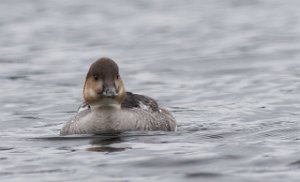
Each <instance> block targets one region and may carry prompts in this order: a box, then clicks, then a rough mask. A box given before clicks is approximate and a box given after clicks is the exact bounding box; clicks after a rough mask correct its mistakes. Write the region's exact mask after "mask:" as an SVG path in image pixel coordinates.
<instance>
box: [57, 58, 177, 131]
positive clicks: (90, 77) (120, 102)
mask: <svg viewBox="0 0 300 182" xmlns="http://www.w3.org/2000/svg"><path fill="white" fill-rule="evenodd" d="M83 97H84V103H83V104H82V105H81V106H80V107H79V109H78V112H77V114H76V115H75V116H74V117H73V118H72V119H71V120H70V121H68V122H67V123H66V124H65V125H64V126H63V128H62V129H61V131H60V134H61V135H73V134H101V133H119V132H124V131H158V130H160V131H175V130H176V120H175V118H174V117H173V116H172V114H171V113H170V112H169V111H168V110H166V109H164V108H161V107H160V106H159V105H158V104H157V102H156V101H155V100H154V99H152V98H150V97H148V96H144V95H139V94H134V93H131V92H126V90H125V87H124V83H123V81H122V79H121V76H120V74H119V68H118V65H117V64H116V63H115V62H114V61H113V60H112V59H110V58H101V59H99V60H97V61H96V62H94V63H93V64H92V65H91V66H90V69H89V71H88V73H87V75H86V80H85V84H84V87H83Z"/></svg>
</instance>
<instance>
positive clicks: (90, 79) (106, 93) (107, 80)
mask: <svg viewBox="0 0 300 182" xmlns="http://www.w3.org/2000/svg"><path fill="white" fill-rule="evenodd" d="M83 96H84V100H85V101H86V102H87V103H88V104H90V105H91V106H94V105H96V106H97V105H100V106H110V105H116V104H117V105H121V103H122V102H123V101H124V99H125V97H126V92H125V88H124V84H123V81H122V79H121V77H120V74H119V68H118V65H117V64H116V63H115V62H114V61H113V60H112V59H109V58H101V59H99V60H97V61H96V62H94V63H93V64H92V65H91V66H90V69H89V71H88V73H87V75H86V80H85V84H84V88H83Z"/></svg>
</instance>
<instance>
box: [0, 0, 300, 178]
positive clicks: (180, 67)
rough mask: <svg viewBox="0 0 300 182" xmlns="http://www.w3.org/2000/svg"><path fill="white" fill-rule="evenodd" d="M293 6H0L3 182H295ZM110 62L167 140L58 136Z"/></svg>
mask: <svg viewBox="0 0 300 182" xmlns="http://www.w3.org/2000/svg"><path fill="white" fill-rule="evenodd" d="M299 9H300V1H297V0H288V1H281V0H253V1H246V0H226V1H223V0H201V1H198V0H186V1H171V0H153V1H144V0H135V1H121V0H120V1H116V0H112V1H97V0H85V1H73V0H64V1H60V0H52V1H41V0H33V1H22V0H3V1H1V5H0V28H1V31H0V40H1V41H0V83H1V86H0V88H1V89H0V102H1V106H0V116H1V119H0V139H1V143H0V181H9V182H10V181H11V182H15V181H28V180H30V181H32V182H39V181H158V180H161V181H172V182H173V181H230V182H232V181H299V179H300V135H299V134H300V124H299V122H300V117H299V114H300V97H299V93H300V59H299V58H300V11H299ZM102 56H106V57H111V58H113V59H114V60H116V61H117V62H118V64H119V66H120V69H121V74H122V77H123V79H124V82H125V84H126V88H127V90H128V91H133V92H136V93H140V94H146V95H149V96H151V97H153V98H156V99H157V100H158V101H159V102H160V103H161V104H162V105H164V106H166V107H167V108H169V109H170V110H171V111H172V113H173V114H174V116H175V117H176V119H177V120H178V125H179V126H178V132H176V133H163V132H131V133H123V134H121V135H120V136H76V137H75V136H72V137H59V136H58V133H59V129H60V128H61V127H62V125H63V123H65V121H66V120H68V119H69V118H70V117H71V116H72V115H73V114H74V113H75V111H76V110H77V107H78V106H79V104H80V103H81V101H82V86H83V82H84V76H85V74H86V72H87V69H88V67H89V65H90V64H91V63H92V62H93V61H94V60H96V59H97V58H99V57H102Z"/></svg>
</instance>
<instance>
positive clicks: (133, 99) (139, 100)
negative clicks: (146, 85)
mask: <svg viewBox="0 0 300 182" xmlns="http://www.w3.org/2000/svg"><path fill="white" fill-rule="evenodd" d="M126 93H127V96H126V98H125V101H124V102H123V103H122V105H121V107H122V108H141V109H143V110H146V111H150V112H159V106H158V104H157V102H156V101H155V100H154V99H152V98H151V97H147V96H144V95H138V94H133V93H131V92H126Z"/></svg>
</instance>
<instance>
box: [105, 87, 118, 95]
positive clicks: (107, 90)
mask: <svg viewBox="0 0 300 182" xmlns="http://www.w3.org/2000/svg"><path fill="white" fill-rule="evenodd" d="M103 95H104V96H106V97H115V96H117V95H118V94H117V92H116V89H115V88H114V87H108V88H105V89H104V91H103Z"/></svg>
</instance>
